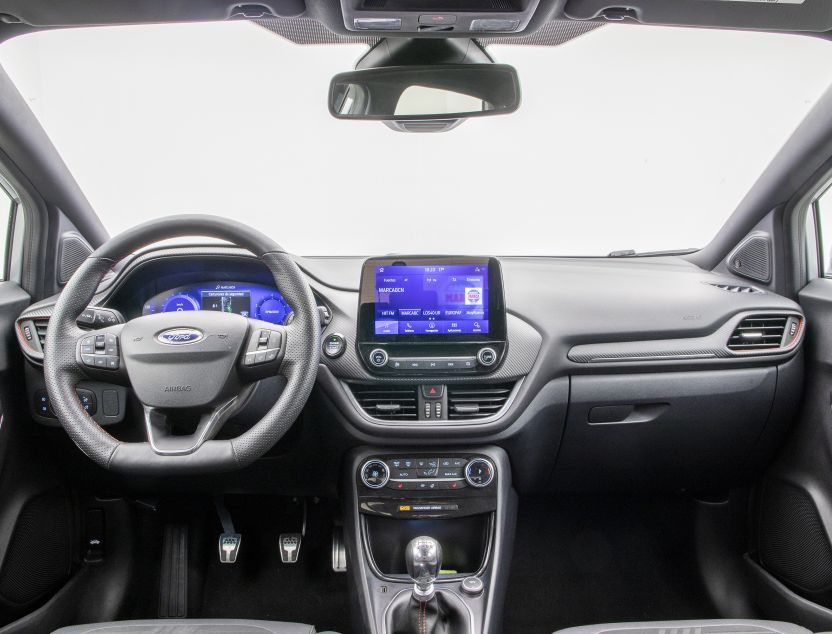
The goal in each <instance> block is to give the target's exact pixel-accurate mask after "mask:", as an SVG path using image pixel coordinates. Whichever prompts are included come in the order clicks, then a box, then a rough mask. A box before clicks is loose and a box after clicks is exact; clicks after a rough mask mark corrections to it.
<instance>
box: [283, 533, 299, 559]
mask: <svg viewBox="0 0 832 634" xmlns="http://www.w3.org/2000/svg"><path fill="white" fill-rule="evenodd" d="M301 543H303V535H301V534H300V533H283V534H281V535H280V559H281V561H283V563H284V564H294V563H297V561H298V556H299V555H300V545H301Z"/></svg>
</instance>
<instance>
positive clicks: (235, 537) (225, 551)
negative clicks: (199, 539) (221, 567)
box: [220, 533, 243, 564]
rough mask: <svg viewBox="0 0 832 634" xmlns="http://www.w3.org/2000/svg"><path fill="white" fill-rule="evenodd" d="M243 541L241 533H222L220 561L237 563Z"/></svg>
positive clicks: (222, 562)
mask: <svg viewBox="0 0 832 634" xmlns="http://www.w3.org/2000/svg"><path fill="white" fill-rule="evenodd" d="M242 542H243V536H242V535H240V533H223V534H222V535H220V563H221V564H233V563H235V562H236V561H237V554H238V553H239V552H240V544H241V543H242Z"/></svg>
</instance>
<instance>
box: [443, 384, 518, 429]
mask: <svg viewBox="0 0 832 634" xmlns="http://www.w3.org/2000/svg"><path fill="white" fill-rule="evenodd" d="M513 387H514V386H513V385H512V384H510V383H507V384H501V385H449V386H448V418H449V419H450V420H476V419H478V418H488V417H489V416H493V415H494V414H497V413H499V411H500V410H501V409H502V408H503V406H504V405H505V404H506V401H507V400H508V397H509V395H510V394H511V390H512V388H513Z"/></svg>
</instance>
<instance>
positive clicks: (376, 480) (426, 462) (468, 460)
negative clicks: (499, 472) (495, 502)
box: [359, 456, 495, 491]
mask: <svg viewBox="0 0 832 634" xmlns="http://www.w3.org/2000/svg"><path fill="white" fill-rule="evenodd" d="M494 476H495V469H494V465H493V464H492V463H491V461H490V460H488V459H487V458H484V457H481V456H470V457H469V456H439V457H434V456H415V457H394V458H372V459H370V460H367V461H366V462H365V463H364V464H363V465H362V467H361V471H360V473H359V477H360V479H361V482H362V484H363V485H364V486H365V487H366V488H367V489H373V490H378V489H391V490H392V491H461V490H462V489H465V488H468V487H472V488H474V489H484V488H486V487H488V486H490V485H491V483H492V482H493V481H494Z"/></svg>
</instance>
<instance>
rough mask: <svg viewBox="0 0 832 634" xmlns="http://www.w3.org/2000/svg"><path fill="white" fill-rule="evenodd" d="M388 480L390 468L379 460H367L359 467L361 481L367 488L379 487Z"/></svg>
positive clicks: (382, 486)
mask: <svg viewBox="0 0 832 634" xmlns="http://www.w3.org/2000/svg"><path fill="white" fill-rule="evenodd" d="M388 480H390V468H389V467H388V466H387V465H386V464H384V463H383V462H382V461H381V460H368V461H367V462H365V463H364V466H363V467H361V481H362V482H363V483H364V486H366V487H367V488H369V489H381V488H384V486H385V485H386V484H387V482H388Z"/></svg>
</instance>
